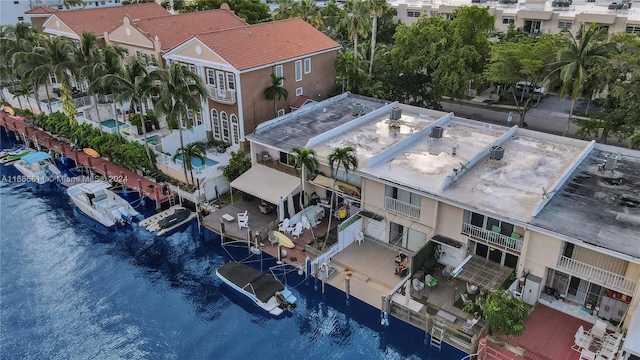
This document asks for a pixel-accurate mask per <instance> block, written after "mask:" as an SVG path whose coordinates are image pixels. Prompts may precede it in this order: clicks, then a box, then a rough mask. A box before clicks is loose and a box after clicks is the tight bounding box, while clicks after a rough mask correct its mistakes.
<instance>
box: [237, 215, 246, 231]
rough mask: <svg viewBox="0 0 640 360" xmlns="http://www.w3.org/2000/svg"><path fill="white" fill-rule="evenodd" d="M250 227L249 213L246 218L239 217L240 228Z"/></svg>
mask: <svg viewBox="0 0 640 360" xmlns="http://www.w3.org/2000/svg"><path fill="white" fill-rule="evenodd" d="M242 228H249V216H248V215H247V216H246V217H245V218H244V219H242V220H241V219H240V218H238V229H242Z"/></svg>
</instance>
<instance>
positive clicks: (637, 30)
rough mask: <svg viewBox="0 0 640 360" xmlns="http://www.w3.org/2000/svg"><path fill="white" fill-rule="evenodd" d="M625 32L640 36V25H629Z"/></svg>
mask: <svg viewBox="0 0 640 360" xmlns="http://www.w3.org/2000/svg"><path fill="white" fill-rule="evenodd" d="M625 31H626V32H627V33H628V34H640V24H627V26H625Z"/></svg>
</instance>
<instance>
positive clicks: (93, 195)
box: [67, 181, 140, 228]
mask: <svg viewBox="0 0 640 360" xmlns="http://www.w3.org/2000/svg"><path fill="white" fill-rule="evenodd" d="M109 188H111V185H109V184H108V183H106V182H102V181H97V182H90V183H83V184H78V185H74V186H71V187H70V188H68V189H67V194H69V197H71V201H73V203H74V204H76V206H77V207H78V209H79V210H80V211H82V212H83V213H84V214H85V215H87V216H89V217H90V218H92V219H94V220H96V221H97V222H99V223H101V224H102V225H104V226H106V227H108V228H110V227H112V226H115V225H116V224H119V225H124V224H125V223H127V222H129V221H130V220H131V219H132V218H134V217H136V216H138V215H140V214H139V213H138V212H137V211H135V210H134V209H133V207H132V206H131V205H130V204H129V203H128V202H127V201H126V200H125V199H123V198H121V197H120V196H118V195H116V194H115V193H114V192H113V191H111V190H109Z"/></svg>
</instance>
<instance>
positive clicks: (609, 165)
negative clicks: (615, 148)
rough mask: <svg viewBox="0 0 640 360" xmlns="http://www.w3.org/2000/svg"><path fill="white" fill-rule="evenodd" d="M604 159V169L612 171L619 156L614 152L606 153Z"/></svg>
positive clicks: (616, 164)
mask: <svg viewBox="0 0 640 360" xmlns="http://www.w3.org/2000/svg"><path fill="white" fill-rule="evenodd" d="M604 159H605V163H604V169H605V170H611V171H613V170H615V169H616V167H617V166H618V159H620V156H618V155H615V154H607V155H605V156H604Z"/></svg>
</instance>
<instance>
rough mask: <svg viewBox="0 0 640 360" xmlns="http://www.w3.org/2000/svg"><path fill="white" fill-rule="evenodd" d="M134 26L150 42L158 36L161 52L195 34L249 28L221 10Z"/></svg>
mask: <svg viewBox="0 0 640 360" xmlns="http://www.w3.org/2000/svg"><path fill="white" fill-rule="evenodd" d="M134 25H135V26H136V27H138V28H139V29H140V30H142V31H143V32H145V33H147V34H148V35H149V38H150V39H151V40H153V39H155V37H156V36H158V39H160V43H161V44H162V50H167V49H171V48H173V47H175V46H176V45H178V44H181V43H183V42H184V41H185V40H188V39H190V38H192V37H193V36H194V35H196V34H201V33H204V32H211V31H217V30H224V29H231V28H236V27H242V26H249V25H247V23H246V22H245V21H244V20H242V19H241V18H239V17H237V16H235V15H234V14H232V13H231V12H229V11H226V10H221V9H217V10H208V11H198V12H190V13H183V14H176V15H167V16H158V17H149V18H144V19H140V20H137V21H135V22H134Z"/></svg>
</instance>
